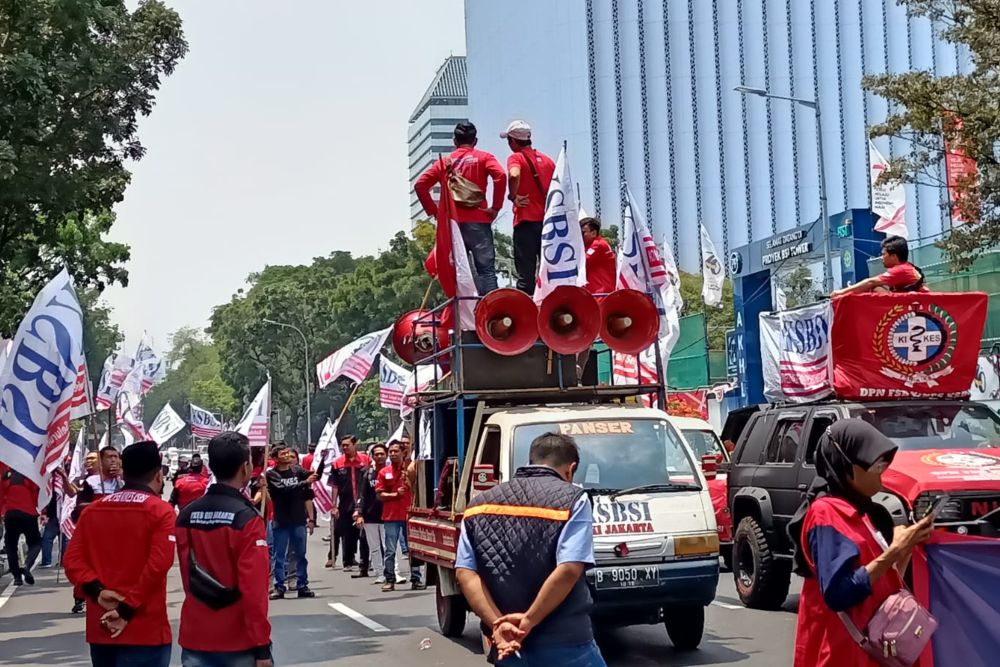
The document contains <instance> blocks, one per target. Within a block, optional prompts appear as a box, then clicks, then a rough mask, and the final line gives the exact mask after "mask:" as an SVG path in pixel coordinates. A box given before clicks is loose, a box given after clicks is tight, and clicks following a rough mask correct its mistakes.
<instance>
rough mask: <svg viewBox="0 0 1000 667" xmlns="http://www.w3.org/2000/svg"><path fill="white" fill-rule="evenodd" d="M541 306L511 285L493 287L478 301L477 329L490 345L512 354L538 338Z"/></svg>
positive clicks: (529, 345) (492, 348) (483, 341)
mask: <svg viewBox="0 0 1000 667" xmlns="http://www.w3.org/2000/svg"><path fill="white" fill-rule="evenodd" d="M537 320H538V307H537V306H535V302H534V301H532V300H531V297H530V296H528V295H527V294H525V293H524V292H522V291H521V290H516V289H513V288H510V287H501V288H499V289H495V290H493V291H491V292H490V293H489V294H487V295H486V296H484V297H483V298H482V299H480V300H479V303H477V304H476V333H477V334H479V340H481V341H482V343H483V345H485V346H486V347H487V348H488V349H490V350H492V351H494V352H496V353H497V354H502V355H504V356H506V357H512V356H515V355H518V354H521V353H523V352H526V351H527V350H528V349H529V348H530V347H531V346H532V345H534V344H535V341H536V340H538V322H537Z"/></svg>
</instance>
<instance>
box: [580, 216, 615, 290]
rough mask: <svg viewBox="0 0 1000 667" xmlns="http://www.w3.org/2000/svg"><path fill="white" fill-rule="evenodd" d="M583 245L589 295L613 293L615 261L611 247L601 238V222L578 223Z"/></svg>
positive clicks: (584, 221)
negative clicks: (585, 255)
mask: <svg viewBox="0 0 1000 667" xmlns="http://www.w3.org/2000/svg"><path fill="white" fill-rule="evenodd" d="M580 230H581V231H582V232H583V245H584V247H585V248H586V249H587V250H586V252H587V290H588V291H589V292H590V293H591V294H609V293H611V292H613V291H615V275H616V273H617V270H616V269H617V266H616V265H617V260H616V258H615V251H614V250H612V249H611V245H610V244H609V243H608V242H607V241H606V240H605V238H604V237H603V236H601V221H600V220H598V219H597V218H584V219H583V220H581V221H580Z"/></svg>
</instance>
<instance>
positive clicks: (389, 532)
mask: <svg viewBox="0 0 1000 667" xmlns="http://www.w3.org/2000/svg"><path fill="white" fill-rule="evenodd" d="M382 525H383V526H384V528H385V560H384V562H383V569H382V575H383V576H384V577H385V580H386V582H387V583H388V582H393V581H396V547H398V546H399V541H400V536H402V537H403V539H406V522H405V521H386V522H385V523H383V524H382Z"/></svg>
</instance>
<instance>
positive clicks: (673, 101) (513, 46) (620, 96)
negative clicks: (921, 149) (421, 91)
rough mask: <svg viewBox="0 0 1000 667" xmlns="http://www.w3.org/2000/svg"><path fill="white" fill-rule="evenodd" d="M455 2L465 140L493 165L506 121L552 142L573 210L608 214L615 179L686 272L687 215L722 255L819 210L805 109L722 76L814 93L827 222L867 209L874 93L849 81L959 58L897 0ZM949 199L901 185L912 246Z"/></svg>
mask: <svg viewBox="0 0 1000 667" xmlns="http://www.w3.org/2000/svg"><path fill="white" fill-rule="evenodd" d="M465 14H466V16H465V22H466V54H467V56H466V57H467V61H468V84H469V85H468V90H469V116H470V117H471V118H473V119H474V121H475V122H476V124H477V126H478V127H479V136H480V147H481V148H484V149H486V150H489V151H492V152H495V153H496V154H497V156H498V157H500V159H501V161H504V156H506V154H507V153H508V150H507V147H506V145H504V142H502V140H500V139H499V137H498V136H497V133H498V132H499V131H500V130H502V129H503V128H504V127H505V126H506V124H507V123H508V122H509V121H510V120H511V119H513V118H523V119H524V120H526V121H528V122H529V123H530V124H531V125H532V126H533V128H534V130H535V144H536V146H537V147H538V148H539V149H541V150H543V151H546V152H548V153H550V154H552V155H554V154H556V152H558V149H559V145H560V143H561V142H562V141H563V140H566V141H567V142H568V151H569V159H570V165H571V167H572V171H573V176H574V178H575V179H576V180H578V181H579V183H580V186H581V192H582V199H583V205H584V206H585V207H586V208H587V210H588V211H592V210H596V211H598V212H599V213H600V214H601V216H602V218H603V219H604V221H605V223H606V224H617V223H618V222H619V220H620V216H621V211H622V208H623V199H624V187H623V184H624V183H625V182H626V181H627V183H628V186H629V188H630V189H631V190H632V192H633V194H634V195H635V197H636V199H637V200H638V201H639V202H640V204H643V205H644V207H645V209H646V214H647V218H648V219H649V220H650V221H651V222H652V226H653V230H654V233H655V234H656V236H657V237H658V238H659V237H661V236H665V237H667V238H668V239H670V240H671V242H672V243H673V245H674V248H675V251H676V255H677V256H678V258H679V262H680V264H681V266H682V268H684V269H685V270H688V271H692V270H695V268H696V267H697V266H698V263H699V245H698V239H699V232H698V222H699V221H701V222H703V223H704V224H705V226H706V227H707V228H708V230H709V232H710V234H711V235H712V237H713V238H714V239H715V241H716V245H717V246H718V249H719V251H721V252H723V253H724V256H728V254H729V252H728V251H729V250H730V249H731V248H734V247H737V246H742V245H745V244H747V243H748V242H750V241H754V240H761V239H765V238H768V237H771V236H772V235H774V234H777V233H780V232H784V231H786V230H789V229H791V228H794V227H796V226H798V225H802V224H805V223H809V222H812V221H816V220H818V219H819V211H820V202H819V176H818V160H817V140H816V134H817V130H816V115H815V113H814V111H813V110H812V109H810V108H808V107H807V106H803V105H797V104H792V103H789V102H787V101H780V100H766V99H762V98H761V97H758V96H753V95H749V96H748V95H742V94H740V93H738V92H736V91H734V88H736V87H737V86H741V85H744V86H748V87H753V88H760V89H766V90H768V91H769V92H770V93H773V94H778V95H785V96H793V97H798V98H804V99H806V100H808V101H812V100H818V104H819V110H820V111H821V113H822V121H823V151H824V153H825V155H824V161H825V166H826V179H827V190H828V200H829V206H828V210H829V213H830V216H831V217H833V216H836V215H837V214H838V213H841V212H843V211H849V210H852V209H868V208H869V166H868V149H867V146H868V144H867V128H868V127H869V126H871V125H874V124H877V123H879V122H881V121H882V120H883V119H885V117H886V115H887V103H886V101H885V100H884V99H880V98H878V97H876V96H875V95H873V94H871V93H869V92H866V91H865V90H864V89H863V88H862V86H861V79H862V76H863V75H864V74H877V73H883V72H904V71H910V70H914V69H922V70H929V71H931V72H934V73H935V74H938V75H949V74H954V73H956V72H957V71H960V70H961V71H965V70H966V69H967V67H968V54H967V53H966V52H965V50H964V49H963V48H961V47H959V48H956V46H955V45H954V44H950V43H946V42H944V41H942V40H941V39H939V38H938V37H937V35H936V32H937V28H936V27H935V26H934V25H932V24H931V22H929V21H928V20H926V19H924V18H918V17H909V16H907V13H906V9H905V7H903V6H900V5H898V4H897V3H896V2H895V0H850V1H848V0H725V1H723V0H662V1H657V2H653V1H651V0H645V1H644V0H547V1H546V2H538V1H537V0H506V1H505V2H502V3H497V2H479V1H478V0H466V2H465ZM875 143H876V145H877V146H878V148H879V150H880V151H881V153H882V154H883V155H885V156H887V157H899V156H901V155H903V154H905V152H906V151H907V149H908V146H907V145H906V143H905V142H904V141H902V140H898V139H894V140H892V141H890V140H889V139H888V138H880V139H877V140H876V142H875ZM941 180H943V178H942V179H941ZM947 209H948V207H947V192H946V191H945V190H944V189H940V188H934V187H923V186H922V187H914V186H912V185H908V186H907V220H908V223H909V227H910V239H911V241H912V242H914V244H915V245H920V244H924V243H927V242H928V241H927V240H928V239H934V238H936V237H938V236H939V235H940V234H941V233H942V232H943V231H945V230H946V229H947V227H948V221H947V215H946V211H947ZM874 252H875V253H876V254H877V250H875V251H874ZM837 270H838V271H839V269H837Z"/></svg>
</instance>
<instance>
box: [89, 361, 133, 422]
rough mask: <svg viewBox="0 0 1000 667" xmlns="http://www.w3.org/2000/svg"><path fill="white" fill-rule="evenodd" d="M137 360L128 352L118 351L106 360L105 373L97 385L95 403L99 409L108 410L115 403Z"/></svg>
mask: <svg viewBox="0 0 1000 667" xmlns="http://www.w3.org/2000/svg"><path fill="white" fill-rule="evenodd" d="M134 364H135V361H134V360H133V359H132V357H130V356H128V355H127V354H121V353H118V352H116V353H115V354H112V355H109V356H108V358H107V359H106V360H105V361H104V373H103V374H102V375H101V382H100V384H99V385H98V387H97V395H96V396H95V397H94V403H95V405H96V407H97V409H98V410H107V409H108V408H110V407H111V406H112V405H114V404H115V399H117V398H118V392H119V390H120V389H121V386H122V383H123V382H124V381H125V378H126V376H127V375H128V374H129V373H130V372H131V371H132V366H133V365H134Z"/></svg>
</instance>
